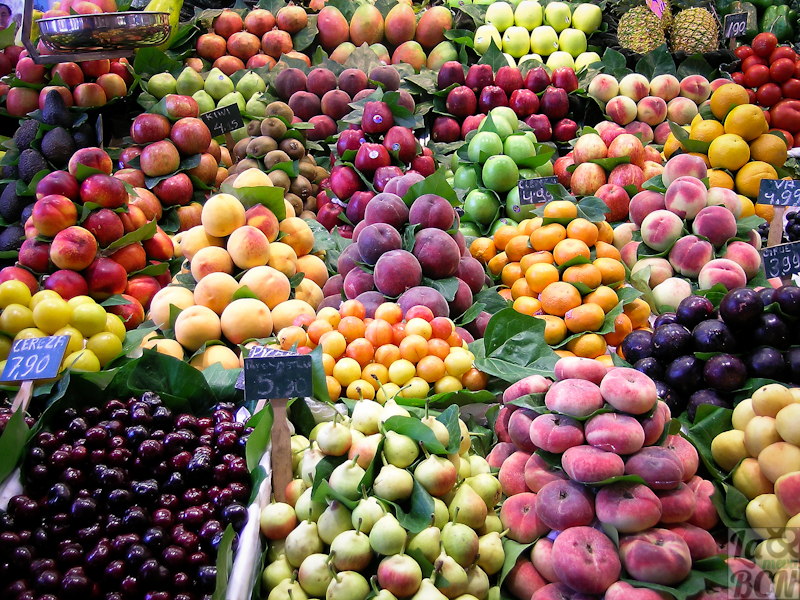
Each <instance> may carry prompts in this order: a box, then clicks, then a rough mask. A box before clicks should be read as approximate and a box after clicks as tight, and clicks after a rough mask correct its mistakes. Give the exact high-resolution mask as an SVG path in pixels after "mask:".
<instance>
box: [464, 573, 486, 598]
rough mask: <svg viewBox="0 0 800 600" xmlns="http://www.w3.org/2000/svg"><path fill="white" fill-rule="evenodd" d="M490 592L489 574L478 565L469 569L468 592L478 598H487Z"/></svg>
mask: <svg viewBox="0 0 800 600" xmlns="http://www.w3.org/2000/svg"><path fill="white" fill-rule="evenodd" d="M488 593H489V576H488V575H487V574H486V572H485V571H484V570H483V569H481V568H480V567H479V566H478V565H472V566H471V567H470V568H469V569H467V594H470V595H472V596H475V598H477V599H478V600H485V598H486V595H487V594H488Z"/></svg>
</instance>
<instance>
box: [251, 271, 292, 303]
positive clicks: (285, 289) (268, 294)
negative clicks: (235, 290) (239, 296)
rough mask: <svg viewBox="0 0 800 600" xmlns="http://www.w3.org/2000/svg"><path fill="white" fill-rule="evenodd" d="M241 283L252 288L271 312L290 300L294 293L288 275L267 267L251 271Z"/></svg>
mask: <svg viewBox="0 0 800 600" xmlns="http://www.w3.org/2000/svg"><path fill="white" fill-rule="evenodd" d="M239 283H241V284H242V285H246V286H247V287H248V288H250V291H252V292H253V293H254V294H255V295H256V296H258V299H259V300H261V301H262V302H263V303H264V304H266V305H267V307H268V308H269V309H270V310H274V309H275V307H276V306H277V305H278V304H280V303H281V302H284V301H286V300H288V299H289V294H290V293H291V291H292V288H291V285H290V284H289V279H288V278H287V277H286V275H284V274H283V273H281V272H280V271H278V270H277V269H273V268H272V267H267V266H262V267H253V268H252V269H249V270H248V271H247V272H246V273H245V274H244V276H243V277H242V279H241V280H240V282H239Z"/></svg>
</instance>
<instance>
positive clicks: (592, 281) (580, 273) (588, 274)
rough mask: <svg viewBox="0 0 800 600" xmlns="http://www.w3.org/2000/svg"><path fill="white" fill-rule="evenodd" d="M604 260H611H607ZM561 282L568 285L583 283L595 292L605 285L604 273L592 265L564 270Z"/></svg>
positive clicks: (576, 266)
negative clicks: (601, 285) (597, 288)
mask: <svg viewBox="0 0 800 600" xmlns="http://www.w3.org/2000/svg"><path fill="white" fill-rule="evenodd" d="M603 260H611V259H610V258H606V259H603ZM561 280H562V281H566V282H568V283H582V284H584V285H585V286H586V287H588V288H590V289H592V290H593V289H595V288H596V287H598V286H599V285H600V284H601V283H603V273H602V272H601V271H600V269H598V268H597V267H596V266H594V265H592V264H585V265H575V266H573V267H568V268H566V269H565V270H564V272H563V273H562V274H561Z"/></svg>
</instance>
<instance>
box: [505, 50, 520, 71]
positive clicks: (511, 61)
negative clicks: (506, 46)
mask: <svg viewBox="0 0 800 600" xmlns="http://www.w3.org/2000/svg"><path fill="white" fill-rule="evenodd" d="M503 56H505V57H506V62H507V63H508V66H509V67H511V68H512V69H513V68H515V67H516V66H517V61H516V60H515V59H514V57H513V56H511V55H510V54H509V53H508V52H503Z"/></svg>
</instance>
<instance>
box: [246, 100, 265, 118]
mask: <svg viewBox="0 0 800 600" xmlns="http://www.w3.org/2000/svg"><path fill="white" fill-rule="evenodd" d="M244 110H245V112H246V113H247V114H248V115H252V116H254V117H259V118H260V117H265V116H267V105H266V104H264V103H263V102H262V101H261V94H253V97H252V98H250V100H248V101H247V104H245V105H244Z"/></svg>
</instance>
